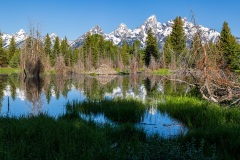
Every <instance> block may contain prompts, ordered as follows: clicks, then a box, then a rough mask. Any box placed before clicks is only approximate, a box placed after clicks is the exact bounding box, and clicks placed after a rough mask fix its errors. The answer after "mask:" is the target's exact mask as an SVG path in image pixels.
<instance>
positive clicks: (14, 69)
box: [0, 68, 21, 74]
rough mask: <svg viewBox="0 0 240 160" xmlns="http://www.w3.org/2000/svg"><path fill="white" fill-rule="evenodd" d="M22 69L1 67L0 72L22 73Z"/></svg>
mask: <svg viewBox="0 0 240 160" xmlns="http://www.w3.org/2000/svg"><path fill="white" fill-rule="evenodd" d="M20 72H21V69H19V68H0V74H12V73H20Z"/></svg>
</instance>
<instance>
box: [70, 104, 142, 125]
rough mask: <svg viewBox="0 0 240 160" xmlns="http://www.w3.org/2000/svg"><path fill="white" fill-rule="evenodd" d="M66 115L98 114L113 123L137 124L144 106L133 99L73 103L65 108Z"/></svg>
mask: <svg viewBox="0 0 240 160" xmlns="http://www.w3.org/2000/svg"><path fill="white" fill-rule="evenodd" d="M66 109H67V113H68V112H71V113H76V112H77V113H78V112H81V113H84V114H87V115H89V114H98V113H102V114H104V115H105V116H106V117H107V118H109V119H110V120H112V121H113V122H119V123H126V122H129V123H137V122H140V121H141V119H142V117H143V116H144V113H145V105H144V104H143V103H142V102H140V101H136V100H133V99H125V100H122V99H118V100H111V101H110V100H102V101H84V102H77V101H73V102H72V103H68V104H67V106H66Z"/></svg>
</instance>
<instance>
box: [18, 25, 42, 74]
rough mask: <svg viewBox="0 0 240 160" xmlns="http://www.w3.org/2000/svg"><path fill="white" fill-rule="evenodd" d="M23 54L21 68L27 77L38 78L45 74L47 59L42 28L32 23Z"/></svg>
mask: <svg viewBox="0 0 240 160" xmlns="http://www.w3.org/2000/svg"><path fill="white" fill-rule="evenodd" d="M21 51H22V53H21V66H22V68H23V70H24V74H25V76H26V77H37V76H39V75H40V73H42V72H44V64H43V58H44V57H45V54H44V50H43V46H42V42H41V34H40V27H39V25H37V27H35V25H34V24H33V23H30V36H29V37H28V38H27V40H26V41H25V44H24V46H23V48H22V50H21Z"/></svg>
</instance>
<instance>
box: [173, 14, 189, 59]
mask: <svg viewBox="0 0 240 160" xmlns="http://www.w3.org/2000/svg"><path fill="white" fill-rule="evenodd" d="M170 38H171V44H172V47H173V51H174V52H175V53H176V54H178V55H179V54H181V53H183V51H184V49H185V48H186V36H185V33H184V30H183V21H182V18H181V17H176V18H175V19H174V24H173V26H172V32H171V34H170Z"/></svg>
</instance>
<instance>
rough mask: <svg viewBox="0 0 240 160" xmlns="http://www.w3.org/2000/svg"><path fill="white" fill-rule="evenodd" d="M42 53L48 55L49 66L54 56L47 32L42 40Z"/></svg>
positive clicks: (52, 62)
mask: <svg viewBox="0 0 240 160" xmlns="http://www.w3.org/2000/svg"><path fill="white" fill-rule="evenodd" d="M44 53H45V55H46V56H47V57H50V62H51V66H53V65H54V59H55V57H54V55H53V53H52V42H51V39H50V37H49V35H48V34H47V35H46V37H45V41H44Z"/></svg>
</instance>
